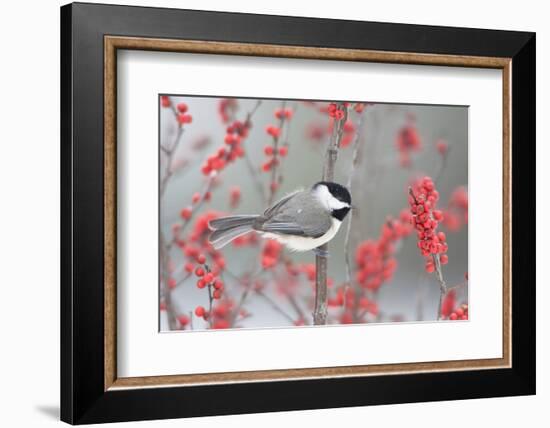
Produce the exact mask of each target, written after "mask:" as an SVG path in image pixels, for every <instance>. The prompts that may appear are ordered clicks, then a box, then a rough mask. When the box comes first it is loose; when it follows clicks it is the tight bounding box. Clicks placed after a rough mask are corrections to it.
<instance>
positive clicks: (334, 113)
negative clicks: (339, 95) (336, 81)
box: [327, 103, 349, 120]
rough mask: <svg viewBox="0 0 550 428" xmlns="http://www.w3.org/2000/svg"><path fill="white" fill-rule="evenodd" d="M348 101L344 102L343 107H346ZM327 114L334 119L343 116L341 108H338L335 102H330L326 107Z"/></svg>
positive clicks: (339, 118)
mask: <svg viewBox="0 0 550 428" xmlns="http://www.w3.org/2000/svg"><path fill="white" fill-rule="evenodd" d="M346 104H349V103H344V108H347V105H346ZM327 112H328V115H329V116H330V117H332V118H334V119H336V120H341V119H343V118H344V116H345V112H344V110H343V109H340V108H339V107H338V105H337V104H336V103H330V104H329V105H328V108H327Z"/></svg>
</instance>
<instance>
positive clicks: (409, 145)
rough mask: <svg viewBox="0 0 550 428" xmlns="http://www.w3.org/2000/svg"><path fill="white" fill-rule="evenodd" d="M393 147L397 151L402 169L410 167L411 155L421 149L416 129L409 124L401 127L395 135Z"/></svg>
mask: <svg viewBox="0 0 550 428" xmlns="http://www.w3.org/2000/svg"><path fill="white" fill-rule="evenodd" d="M395 145H396V146H397V150H398V151H399V163H400V165H401V166H402V167H409V166H410V165H411V153H412V152H417V151H419V150H421V149H422V144H421V142H420V136H419V135H418V131H417V129H416V127H415V126H414V125H413V124H412V123H411V124H408V125H405V126H403V127H402V128H401V129H400V130H399V132H398V133H397V138H396V140H395Z"/></svg>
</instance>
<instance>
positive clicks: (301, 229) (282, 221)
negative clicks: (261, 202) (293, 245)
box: [261, 194, 332, 238]
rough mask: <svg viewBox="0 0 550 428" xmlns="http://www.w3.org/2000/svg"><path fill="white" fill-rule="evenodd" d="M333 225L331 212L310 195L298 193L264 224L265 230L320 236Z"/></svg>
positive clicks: (262, 228)
mask: <svg viewBox="0 0 550 428" xmlns="http://www.w3.org/2000/svg"><path fill="white" fill-rule="evenodd" d="M331 226H332V217H331V215H330V213H329V212H327V211H326V210H325V209H323V208H322V207H321V206H320V205H318V203H317V201H316V200H312V199H311V198H309V197H308V195H307V194H306V195H304V196H303V197H302V196H301V195H297V196H296V197H295V198H293V199H292V200H290V201H287V203H286V204H285V205H284V206H282V207H280V209H279V212H276V213H274V215H273V217H271V218H268V219H266V220H265V222H264V223H263V224H262V227H261V230H263V231H264V232H274V233H281V234H287V235H298V236H304V237H309V238H318V237H320V236H322V235H323V234H325V233H326V232H327V230H329V229H330V227H331Z"/></svg>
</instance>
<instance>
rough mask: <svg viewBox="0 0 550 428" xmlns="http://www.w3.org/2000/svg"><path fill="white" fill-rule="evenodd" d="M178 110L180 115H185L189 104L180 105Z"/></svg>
mask: <svg viewBox="0 0 550 428" xmlns="http://www.w3.org/2000/svg"><path fill="white" fill-rule="evenodd" d="M176 108H177V109H178V111H179V112H180V113H185V112H186V111H187V104H185V103H179V104H178V105H177V106H176Z"/></svg>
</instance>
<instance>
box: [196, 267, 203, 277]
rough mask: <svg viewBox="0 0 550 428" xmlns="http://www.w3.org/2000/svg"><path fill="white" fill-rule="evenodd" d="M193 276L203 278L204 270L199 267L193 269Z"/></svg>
mask: <svg viewBox="0 0 550 428" xmlns="http://www.w3.org/2000/svg"><path fill="white" fill-rule="evenodd" d="M195 275H197V276H204V269H203V268H201V267H198V268H197V269H195Z"/></svg>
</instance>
